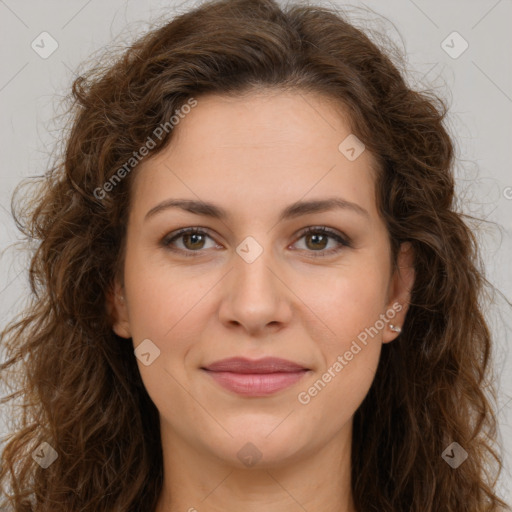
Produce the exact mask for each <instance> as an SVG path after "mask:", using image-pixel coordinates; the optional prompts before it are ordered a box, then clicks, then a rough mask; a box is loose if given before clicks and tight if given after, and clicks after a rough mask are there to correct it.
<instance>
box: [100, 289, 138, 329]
mask: <svg viewBox="0 0 512 512" xmlns="http://www.w3.org/2000/svg"><path fill="white" fill-rule="evenodd" d="M106 299H107V311H108V315H109V318H110V323H111V324H112V330H113V331H114V332H115V333H116V334H117V335H118V336H121V338H127V339H128V338H131V337H132V335H131V330H130V322H129V316H128V306H127V304H126V298H125V297H124V289H123V286H122V285H121V284H120V283H119V282H118V281H117V280H115V281H114V283H113V285H112V286H111V288H110V289H109V291H108V293H107V297H106Z"/></svg>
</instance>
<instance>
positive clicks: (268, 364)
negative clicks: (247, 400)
mask: <svg viewBox="0 0 512 512" xmlns="http://www.w3.org/2000/svg"><path fill="white" fill-rule="evenodd" d="M202 370H205V371H206V372H207V373H208V374H209V375H210V376H211V377H212V378H213V379H214V380H215V381H216V382H217V383H218V384H220V385H221V386H222V387H224V388H225V389H228V390H230V391H233V392H235V393H237V394H239V395H244V396H265V395H270V394H272V393H276V392H277V391H280V390H282V389H285V388H287V387H289V386H291V385H293V384H295V383H296V382H297V381H299V380H300V379H301V378H302V377H303V376H304V375H305V374H306V372H307V371H308V368H304V367H303V366H302V365H300V364H297V363H294V362H292V361H287V360H285V359H279V358H275V357H265V358H263V359H259V360H250V359H245V358H242V357H233V358H230V359H223V360H221V361H217V362H215V363H213V364H210V365H208V366H207V367H204V368H202Z"/></svg>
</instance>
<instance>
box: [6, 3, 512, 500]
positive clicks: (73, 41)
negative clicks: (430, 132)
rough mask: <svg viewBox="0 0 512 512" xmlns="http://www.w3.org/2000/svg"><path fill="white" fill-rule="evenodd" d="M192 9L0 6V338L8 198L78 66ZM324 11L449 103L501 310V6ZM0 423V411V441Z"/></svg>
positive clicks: (369, 6) (504, 162) (511, 76)
mask: <svg viewBox="0 0 512 512" xmlns="http://www.w3.org/2000/svg"><path fill="white" fill-rule="evenodd" d="M194 3H195V2H192V1H188V2H187V1H185V2H176V1H172V0H169V1H163V0H159V1H157V0H146V1H142V0H140V1H135V0H132V1H130V0H110V1H109V2H106V1H100V0H88V1H87V0H66V1H64V0H58V1H57V0H51V1H50V0H46V1H45V2H38V1H36V0H0V34H1V35H0V39H1V42H2V44H1V45H0V55H1V67H0V108H1V110H0V112H1V116H0V134H1V138H0V140H1V144H2V152H1V157H0V169H1V171H0V329H1V328H2V327H4V326H5V325H6V323H7V322H8V320H10V319H11V318H12V317H13V315H14V314H15V313H16V312H17V311H19V310H20V308H22V307H23V305H24V303H25V302H26V297H27V293H28V290H27V272H26V270H27V260H26V258H25V257H24V256H23V255H22V254H19V253H18V252H16V251H15V250H14V249H13V248H12V247H11V245H12V244H13V242H15V241H16V240H17V239H18V238H19V235H18V234H17V232H16V229H15V227H14V223H13V221H12V219H11V217H10V214H9V211H10V199H11V195H12V192H13V190H14V187H15V186H16V184H17V183H18V182H19V181H20V180H21V179H22V178H24V177H27V176H31V175H36V174H41V173H43V172H44V171H45V169H46V168H47V167H48V162H49V154H50V152H51V150H52V147H54V145H55V143H56V142H57V141H59V139H62V133H61V132H60V127H61V125H59V121H58V120H56V119H55V116H56V115H57V114H59V113H60V110H59V101H60V100H61V99H62V98H63V97H64V96H65V95H67V94H68V92H69V87H70V84H71V81H72V80H73V78H74V77H75V76H76V74H77V73H79V70H80V69H81V68H80V65H81V63H83V62H84V61H87V59H89V58H90V56H91V55H92V53H93V52H95V51H98V50H100V49H101V48H103V47H104V46H105V45H107V44H112V41H114V39H115V41H116V43H115V45H116V46H123V45H125V44H127V43H129V42H130V41H132V40H133V39H134V38H136V36H137V35H138V34H140V33H141V32H143V31H144V30H146V29H148V28H149V26H150V23H152V22H156V23H160V22H161V20H163V19H168V18H170V17H172V16H173V14H175V13H180V12H183V11H184V10H187V9H188V8H189V7H190V6H192V5H193V4H194ZM319 3H324V4H326V5H329V4H328V3H326V2H325V1H324V2H319ZM331 5H335V6H338V7H340V6H355V7H356V10H355V11H354V10H353V8H351V10H350V11H349V13H352V14H351V16H352V20H353V22H354V23H355V24H356V25H358V24H359V26H369V27H374V28H375V29H377V30H382V31H384V32H385V33H386V34H387V36H388V37H390V38H391V39H392V40H393V41H394V42H395V43H396V44H397V45H398V46H399V47H400V48H401V49H403V51H404V52H405V54H406V56H407V65H408V74H407V79H408V81H409V82H410V84H411V85H412V86H414V87H416V88H419V89H423V88H433V89H434V90H435V92H436V93H437V94H439V95H440V96H441V97H443V98H445V99H446V100H447V101H448V103H449V105H450V114H449V116H448V119H447V123H448V124H447V126H448V128H449V130H450V132H451V133H452V135H453V136H454V138H455V143H456V147H457V159H458V160H457V164H456V176H457V180H458V190H459V195H460V197H461V200H462V203H463V206H464V210H465V211H466V212H467V213H470V214H472V215H475V216H477V217H479V218H480V219H484V220H486V221H489V222H483V223H480V228H481V229H480V231H479V238H480V241H481V248H482V255H483V259H484V262H485V265H486V269H487V270H486V271H487V277H488V279H489V281H490V282H491V283H492V284H493V285H495V286H496V287H497V289H498V290H499V291H500V292H501V293H502V294H503V296H504V297H507V298H508V300H509V301H510V300H511V297H512V270H511V265H510V260H511V259H512V236H511V235H512V173H511V171H510V163H509V160H510V152H509V150H510V144H511V142H512V122H511V121H512V73H511V62H510V48H512V35H511V30H510V21H511V20H512V2H511V0H471V1H468V0H435V1H427V0H414V1H413V0H393V1H386V2H382V1H380V2H379V1H377V0H368V1H367V2H365V3H363V2H357V1H355V0H354V1H351V2H343V3H342V2H339V1H335V0H332V2H331ZM454 32H455V33H454ZM42 33H45V34H42ZM41 39H43V40H44V42H43V43H41ZM52 50H54V51H53V53H51V54H50V55H48V54H49V53H50V52H52ZM45 52H46V53H45ZM488 314H489V321H490V323H491V327H492V331H493V335H494V337H495V342H496V344H495V352H494V354H493V357H494V361H495V365H494V371H495V375H496V379H497V388H498V392H499V396H498V407H497V409H498V415H499V423H500V433H499V436H500V437H499V440H500V442H501V443H502V444H503V451H504V454H505V470H504V472H503V475H502V478H501V480H500V486H499V492H500V494H501V496H502V497H503V498H505V499H506V500H508V501H509V502H511V501H512V492H511V491H512V471H511V468H512V369H511V368H512V355H511V353H510V348H509V347H510V340H511V324H512V321H511V320H512V319H511V310H510V308H508V309H507V307H506V302H505V300H504V298H502V297H501V298H500V296H499V295H498V296H497V298H496V304H495V306H494V307H493V308H492V309H491V310H490V311H489V313H488ZM1 414H3V416H1ZM5 416H6V414H5V413H1V412H0V438H1V437H2V436H3V435H5V431H6V427H5V425H4V423H5V420H6V417H5Z"/></svg>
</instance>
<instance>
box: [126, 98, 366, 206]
mask: <svg viewBox="0 0 512 512" xmlns="http://www.w3.org/2000/svg"><path fill="white" fill-rule="evenodd" d="M350 137H353V134H352V133H351V126H350V122H349V119H348V117H347V116H346V115H344V111H343V109H342V107H341V106H339V105H336V104H335V103H334V102H333V100H331V99H329V98H325V97H323V96H319V95H313V94H310V93H298V92H294V93H291V92H287V93H284V92H275V91H274V92H271V93H253V94H246V95H243V96H237V97H231V96H230V97H228V96H218V95H207V96H200V97H198V98H197V106H196V107H194V108H193V109H191V111H190V112H189V113H188V114H186V115H184V117H183V119H181V120H180V122H179V124H178V125H177V126H176V127H175V128H174V133H173V138H172V140H171V142H170V144H169V145H168V146H167V147H166V148H165V149H164V150H163V151H161V152H160V153H159V154H157V155H156V156H155V157H153V158H148V159H146V160H145V161H143V162H142V163H141V164H140V165H139V168H138V169H137V173H136V177H135V182H134V184H133V185H134V188H135V190H134V191H133V192H134V195H135V199H136V200H135V201H134V203H136V204H140V203H144V204H143V207H144V208H146V209H147V208H149V207H151V203H155V202H158V201H163V200H165V199H167V198H169V197H180V198H181V197H188V198H190V199H196V200H197V199H203V198H204V199H205V200H209V201H214V202H217V203H219V202H221V203H224V204H226V202H229V203H230V204H231V205H232V206H233V207H234V208H236V209H238V213H240V215H244V214H245V213H244V206H245V207H246V208H245V210H247V215H254V212H255V209H256V210H258V213H260V214H261V213H262V211H263V209H265V210H268V209H269V208H270V209H271V208H272V207H273V206H277V204H280V205H281V204H284V203H286V204H287V205H288V204H289V203H293V202H295V201H297V200H299V199H301V198H303V197H304V198H307V199H315V198H320V197H322V198H323V197H325V196H326V194H327V195H329V196H332V195H333V194H335V195H338V196H341V197H343V198H344V199H346V200H347V201H352V202H356V203H358V204H360V205H361V206H362V207H363V208H365V209H367V210H372V209H373V211H374V213H376V212H375V199H374V174H375V160H374V158H373V156H372V155H371V154H370V153H369V151H362V152H361V154H360V155H359V156H358V157H357V158H356V159H355V160H350V159H348V158H347V154H346V153H344V150H345V149H346V148H345V146H346V144H345V145H343V144H342V148H341V149H342V150H340V144H341V143H343V141H346V140H349V141H351V140H352V139H351V138H350ZM347 138H348V139H347ZM356 140H357V139H356ZM356 144H357V142H356ZM356 149H358V150H359V149H360V148H356ZM305 196H307V197H305ZM249 207H250V208H249ZM249 210H250V211H249Z"/></svg>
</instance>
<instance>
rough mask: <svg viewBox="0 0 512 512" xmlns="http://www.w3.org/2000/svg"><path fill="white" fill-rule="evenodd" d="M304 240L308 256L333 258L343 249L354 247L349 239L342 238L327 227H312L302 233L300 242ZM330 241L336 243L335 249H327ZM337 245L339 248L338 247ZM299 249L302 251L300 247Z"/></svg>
mask: <svg viewBox="0 0 512 512" xmlns="http://www.w3.org/2000/svg"><path fill="white" fill-rule="evenodd" d="M302 239H304V241H305V244H304V245H305V246H306V248H305V249H303V250H305V251H306V252H307V253H309V254H308V256H309V255H310V256H331V255H333V254H336V253H338V252H340V251H341V250H342V248H343V247H352V244H351V241H350V239H349V238H348V237H346V236H342V235H341V234H339V233H338V232H336V231H333V230H331V229H329V228H327V227H325V226H318V227H310V228H307V229H306V230H305V231H303V232H302V234H301V236H300V238H299V240H302ZM330 241H334V247H332V248H329V249H328V248H327V247H328V245H329V242H330ZM336 245H337V247H336ZM299 249H302V248H300V247H299Z"/></svg>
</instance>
